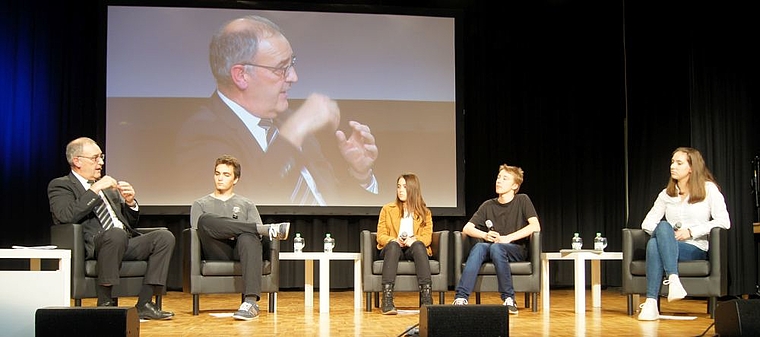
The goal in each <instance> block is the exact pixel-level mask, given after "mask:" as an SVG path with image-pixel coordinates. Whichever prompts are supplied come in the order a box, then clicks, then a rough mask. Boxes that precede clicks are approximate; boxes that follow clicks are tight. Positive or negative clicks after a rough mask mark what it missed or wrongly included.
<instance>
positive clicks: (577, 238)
mask: <svg viewBox="0 0 760 337" xmlns="http://www.w3.org/2000/svg"><path fill="white" fill-rule="evenodd" d="M572 247H573V249H575V250H579V249H581V248H582V247H583V238H581V235H580V234H578V233H574V234H573V245H572Z"/></svg>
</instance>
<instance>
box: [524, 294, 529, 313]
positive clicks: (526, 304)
mask: <svg viewBox="0 0 760 337" xmlns="http://www.w3.org/2000/svg"><path fill="white" fill-rule="evenodd" d="M525 308H526V309H527V308H530V293H525Z"/></svg>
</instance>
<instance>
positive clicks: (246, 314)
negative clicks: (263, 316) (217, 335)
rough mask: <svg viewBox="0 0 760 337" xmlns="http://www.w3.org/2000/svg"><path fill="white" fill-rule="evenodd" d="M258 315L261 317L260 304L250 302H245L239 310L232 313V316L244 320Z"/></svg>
mask: <svg viewBox="0 0 760 337" xmlns="http://www.w3.org/2000/svg"><path fill="white" fill-rule="evenodd" d="M256 317H259V305H258V304H256V303H249V302H243V304H241V305H240V308H238V311H236V312H235V313H234V314H233V315H232V318H234V319H238V320H243V321H250V320H252V319H254V318H256Z"/></svg>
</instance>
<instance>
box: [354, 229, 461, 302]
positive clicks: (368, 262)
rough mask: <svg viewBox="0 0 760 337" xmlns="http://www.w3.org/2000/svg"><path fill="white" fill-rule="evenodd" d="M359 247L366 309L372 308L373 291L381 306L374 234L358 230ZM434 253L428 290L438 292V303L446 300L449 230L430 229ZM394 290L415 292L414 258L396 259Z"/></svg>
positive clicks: (379, 261) (380, 262)
mask: <svg viewBox="0 0 760 337" xmlns="http://www.w3.org/2000/svg"><path fill="white" fill-rule="evenodd" d="M359 246H360V248H359V250H360V251H361V253H362V282H363V284H364V292H365V293H366V295H367V296H366V297H367V299H366V304H367V308H366V310H367V311H372V305H371V303H372V301H371V300H372V296H371V295H372V294H373V293H374V294H375V307H379V306H380V293H381V292H382V291H383V284H382V283H383V281H382V278H383V260H382V259H380V250H378V249H377V233H376V232H370V231H368V230H364V231H362V232H361V241H360V242H359ZM430 247H431V248H432V250H433V256H431V257H430V259H429V260H430V274H431V275H430V276H431V280H432V282H433V283H432V284H431V290H432V291H437V292H438V297H439V298H438V302H439V303H440V304H443V303H444V302H445V301H446V298H445V297H446V291H448V290H449V285H448V280H449V273H450V272H449V270H450V269H451V264H450V261H449V231H437V232H433V242H432V243H431V244H430ZM394 291H409V292H412V291H413V292H417V291H419V288H418V287H417V273H416V272H415V269H414V261H399V264H398V271H397V273H396V284H395V287H394Z"/></svg>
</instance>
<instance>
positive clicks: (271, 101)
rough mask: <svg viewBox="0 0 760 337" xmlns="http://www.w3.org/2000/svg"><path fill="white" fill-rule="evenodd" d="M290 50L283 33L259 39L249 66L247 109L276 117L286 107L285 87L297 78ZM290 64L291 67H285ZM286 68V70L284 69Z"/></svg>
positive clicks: (289, 85)
mask: <svg viewBox="0 0 760 337" xmlns="http://www.w3.org/2000/svg"><path fill="white" fill-rule="evenodd" d="M292 62H293V49H292V48H291V47H290V43H289V42H288V40H287V39H286V38H285V37H284V36H282V35H275V36H272V37H269V38H265V39H262V40H261V41H260V42H259V49H258V52H257V53H256V56H255V57H254V59H253V60H252V61H251V63H252V64H255V65H256V66H249V67H248V76H249V83H248V88H247V90H246V101H247V102H248V104H246V105H247V107H246V108H247V109H248V110H249V111H251V112H252V113H255V114H256V115H258V117H260V118H275V117H277V115H278V114H280V113H281V112H283V111H285V110H287V109H288V90H290V87H291V86H292V85H293V84H294V83H295V82H297V81H298V75H297V74H296V70H295V67H294V66H290V65H291V64H292ZM288 66H290V67H288ZM286 68H287V70H286Z"/></svg>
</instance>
